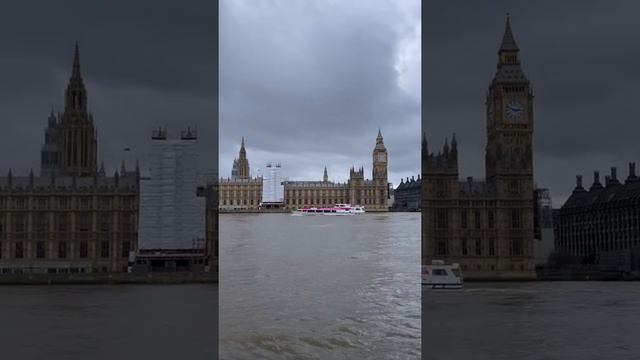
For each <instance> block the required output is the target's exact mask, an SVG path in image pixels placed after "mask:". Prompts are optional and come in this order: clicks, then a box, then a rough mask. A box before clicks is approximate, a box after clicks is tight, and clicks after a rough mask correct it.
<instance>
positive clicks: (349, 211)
mask: <svg viewBox="0 0 640 360" xmlns="http://www.w3.org/2000/svg"><path fill="white" fill-rule="evenodd" d="M364 213H365V210H364V207H363V206H360V205H355V206H351V204H336V205H335V206H333V207H309V208H300V209H298V210H295V211H294V212H293V215H297V216H301V215H330V216H341V215H360V214H364Z"/></svg>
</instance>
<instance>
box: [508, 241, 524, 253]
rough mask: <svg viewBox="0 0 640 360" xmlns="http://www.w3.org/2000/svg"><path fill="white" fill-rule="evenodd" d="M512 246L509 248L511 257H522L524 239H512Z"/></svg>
mask: <svg viewBox="0 0 640 360" xmlns="http://www.w3.org/2000/svg"><path fill="white" fill-rule="evenodd" d="M510 245H511V246H509V250H510V251H509V254H510V255H511V256H520V255H522V239H519V238H516V239H511V243H510Z"/></svg>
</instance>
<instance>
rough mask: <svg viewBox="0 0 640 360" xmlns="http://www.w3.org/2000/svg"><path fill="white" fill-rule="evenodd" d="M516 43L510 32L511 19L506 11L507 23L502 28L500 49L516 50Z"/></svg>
mask: <svg viewBox="0 0 640 360" xmlns="http://www.w3.org/2000/svg"><path fill="white" fill-rule="evenodd" d="M518 50H519V49H518V45H517V44H516V40H515V39H514V37H513V33H512V32H511V21H510V20H509V13H507V23H506V25H505V29H504V36H503V37H502V44H501V45H500V51H518Z"/></svg>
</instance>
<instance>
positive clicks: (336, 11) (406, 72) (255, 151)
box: [220, 0, 420, 185]
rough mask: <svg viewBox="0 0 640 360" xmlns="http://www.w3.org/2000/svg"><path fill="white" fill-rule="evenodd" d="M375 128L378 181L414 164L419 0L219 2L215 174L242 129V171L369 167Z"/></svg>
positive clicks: (297, 174)
mask: <svg viewBox="0 0 640 360" xmlns="http://www.w3.org/2000/svg"><path fill="white" fill-rule="evenodd" d="M378 127H380V129H381V130H382V134H383V136H384V140H385V144H386V146H387V150H388V153H389V175H390V176H389V177H390V181H391V182H393V183H394V185H397V184H398V182H399V181H400V178H401V177H407V176H412V175H417V174H418V173H419V166H420V165H419V164H420V163H419V153H420V151H419V146H420V135H419V134H420V1H418V0H402V1H398V0H360V1H338V0H318V1H299V0H262V1H252V0H222V1H221V2H220V175H221V176H225V177H228V176H230V173H231V166H232V162H233V158H234V157H235V156H237V153H238V150H239V147H240V139H241V137H242V136H244V137H245V140H246V147H247V154H248V158H249V163H250V165H251V170H252V173H253V174H254V175H255V174H257V172H256V170H257V169H258V168H261V167H263V166H264V165H265V164H266V163H268V162H280V163H281V164H282V165H283V173H284V175H285V176H286V177H288V178H290V179H299V180H320V179H322V171H323V168H324V166H325V165H326V166H327V168H328V171H329V178H330V179H331V180H336V181H346V180H347V179H348V176H349V168H350V167H351V166H356V167H360V166H364V167H365V174H366V175H367V178H370V177H371V162H372V154H371V153H372V151H373V147H374V146H375V139H376V135H377V132H378Z"/></svg>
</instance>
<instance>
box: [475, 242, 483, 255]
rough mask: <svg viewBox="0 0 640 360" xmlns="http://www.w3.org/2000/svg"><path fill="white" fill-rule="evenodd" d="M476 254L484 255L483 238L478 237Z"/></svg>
mask: <svg viewBox="0 0 640 360" xmlns="http://www.w3.org/2000/svg"><path fill="white" fill-rule="evenodd" d="M476 255H478V256H480V255H482V240H480V239H476Z"/></svg>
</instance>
